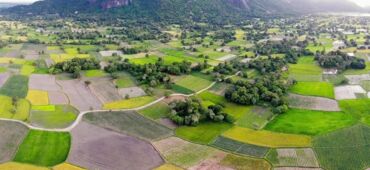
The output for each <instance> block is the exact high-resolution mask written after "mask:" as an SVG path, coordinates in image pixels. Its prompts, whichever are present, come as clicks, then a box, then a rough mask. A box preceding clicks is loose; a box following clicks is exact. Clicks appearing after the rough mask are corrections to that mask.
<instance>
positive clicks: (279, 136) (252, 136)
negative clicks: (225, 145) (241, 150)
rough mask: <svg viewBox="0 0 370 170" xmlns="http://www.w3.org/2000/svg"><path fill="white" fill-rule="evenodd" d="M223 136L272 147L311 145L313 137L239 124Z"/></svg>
mask: <svg viewBox="0 0 370 170" xmlns="http://www.w3.org/2000/svg"><path fill="white" fill-rule="evenodd" d="M223 136H224V137H227V138H230V139H233V140H236V141H240V142H244V143H247V144H253V145H257V146H265V147H271V148H276V147H309V146H311V138H310V137H309V136H306V135H293V134H284V133H275V132H270V131H265V130H261V131H255V130H252V129H247V128H242V127H237V126H236V127H234V128H232V129H230V130H228V131H226V132H225V133H224V134H223ZM266 139H269V140H266Z"/></svg>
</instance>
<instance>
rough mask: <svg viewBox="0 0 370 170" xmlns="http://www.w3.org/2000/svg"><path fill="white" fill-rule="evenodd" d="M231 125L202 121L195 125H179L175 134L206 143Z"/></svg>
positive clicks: (192, 140)
mask: <svg viewBox="0 0 370 170" xmlns="http://www.w3.org/2000/svg"><path fill="white" fill-rule="evenodd" d="M231 127H232V125H231V124H228V123H218V122H204V123H201V124H199V125H197V126H181V127H179V128H177V129H176V135H177V136H179V137H180V138H183V139H186V140H188V141H191V142H195V143H199V144H208V143H210V142H212V141H213V140H215V138H216V137H217V136H219V135H220V134H222V133H223V132H225V131H226V130H228V129H230V128H231Z"/></svg>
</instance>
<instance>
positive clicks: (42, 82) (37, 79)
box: [28, 74, 61, 91]
mask: <svg viewBox="0 0 370 170" xmlns="http://www.w3.org/2000/svg"><path fill="white" fill-rule="evenodd" d="M28 87H29V89H33V90H44V91H58V90H61V88H60V86H58V85H57V83H56V81H55V76H52V75H47V74H33V75H31V76H30V81H29V83H28Z"/></svg>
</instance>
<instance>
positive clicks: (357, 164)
mask: <svg viewBox="0 0 370 170" xmlns="http://www.w3.org/2000/svg"><path fill="white" fill-rule="evenodd" d="M369 143H370V128H369V127H368V126H366V125H361V124H360V125H356V126H353V127H350V128H346V129H342V130H338V131H335V132H332V133H329V134H325V135H321V136H319V137H317V138H315V139H314V141H313V145H314V147H313V148H314V150H315V152H316V154H317V156H318V159H319V161H320V165H321V166H322V168H324V169H346V170H358V169H366V168H368V167H369V165H370V159H369V158H370V146H369Z"/></svg>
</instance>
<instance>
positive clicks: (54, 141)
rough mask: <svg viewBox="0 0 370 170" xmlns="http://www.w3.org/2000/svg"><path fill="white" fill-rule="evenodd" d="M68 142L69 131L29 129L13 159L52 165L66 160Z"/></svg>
mask: <svg viewBox="0 0 370 170" xmlns="http://www.w3.org/2000/svg"><path fill="white" fill-rule="evenodd" d="M70 143H71V136H70V135H69V133H56V132H46V131H36V130H31V131H30V132H29V133H28V135H27V137H26V138H25V139H24V141H23V143H22V144H21V145H20V147H19V149H18V152H17V154H16V156H15V158H14V161H15V162H21V163H28V164H34V165H39V166H54V165H57V164H60V163H62V162H64V161H65V160H66V158H67V156H68V152H69V147H70Z"/></svg>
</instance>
